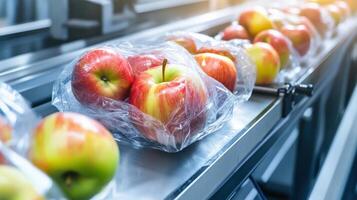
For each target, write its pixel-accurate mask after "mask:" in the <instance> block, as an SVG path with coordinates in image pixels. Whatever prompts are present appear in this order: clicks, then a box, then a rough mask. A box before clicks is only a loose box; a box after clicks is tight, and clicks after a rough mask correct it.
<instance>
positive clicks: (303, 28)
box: [268, 8, 322, 63]
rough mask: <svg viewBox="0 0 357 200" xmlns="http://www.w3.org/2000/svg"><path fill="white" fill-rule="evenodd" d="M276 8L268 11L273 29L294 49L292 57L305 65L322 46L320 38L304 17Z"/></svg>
mask: <svg viewBox="0 0 357 200" xmlns="http://www.w3.org/2000/svg"><path fill="white" fill-rule="evenodd" d="M282 9H284V8H280V10H278V9H276V8H270V9H268V13H269V16H270V17H271V18H272V20H273V22H274V26H275V29H276V30H278V31H279V32H281V33H282V34H283V35H285V36H286V37H287V38H289V39H290V41H291V44H292V46H293V48H294V49H295V52H294V56H295V57H296V60H297V61H299V62H300V63H305V62H306V61H307V60H308V59H309V58H310V57H311V56H314V55H315V54H316V53H317V52H318V50H319V48H320V47H321V44H322V37H321V35H320V34H319V33H318V31H317V30H316V28H315V26H314V25H313V24H312V23H311V22H310V20H308V19H307V18H306V17H303V16H299V15H296V14H291V13H289V12H287V11H285V12H284V11H283V10H282Z"/></svg>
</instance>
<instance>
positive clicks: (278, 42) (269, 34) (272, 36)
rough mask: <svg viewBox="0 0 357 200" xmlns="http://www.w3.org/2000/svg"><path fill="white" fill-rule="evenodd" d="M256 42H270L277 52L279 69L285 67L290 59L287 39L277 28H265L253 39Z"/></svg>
mask: <svg viewBox="0 0 357 200" xmlns="http://www.w3.org/2000/svg"><path fill="white" fill-rule="evenodd" d="M256 42H265V43H268V44H270V45H271V46H272V47H273V48H274V49H275V50H276V52H278V54H279V58H280V65H281V69H283V68H285V67H286V66H287V65H288V64H289V61H290V54H291V52H290V48H289V39H287V38H286V37H285V36H284V35H283V34H282V33H280V32H279V31H277V30H273V29H271V30H266V31H263V32H261V33H259V34H258V35H257V36H256V37H255V39H254V43H256Z"/></svg>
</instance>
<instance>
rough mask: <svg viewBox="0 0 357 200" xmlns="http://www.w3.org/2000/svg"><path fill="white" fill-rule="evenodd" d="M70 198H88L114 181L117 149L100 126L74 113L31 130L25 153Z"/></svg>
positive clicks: (60, 115)
mask: <svg viewBox="0 0 357 200" xmlns="http://www.w3.org/2000/svg"><path fill="white" fill-rule="evenodd" d="M28 157H29V160H31V161H32V163H33V164H34V165H35V166H37V167H38V168H40V169H41V170H42V171H44V172H45V173H46V174H48V175H49V176H50V177H51V178H52V179H53V180H54V181H55V182H56V183H57V184H58V186H59V187H60V188H61V189H62V191H63V192H64V194H66V196H67V197H68V198H70V199H90V198H91V197H92V196H94V195H95V194H97V193H98V192H100V191H101V190H102V189H103V188H104V187H105V186H106V185H107V184H108V182H109V181H110V180H111V179H112V178H113V176H114V174H115V171H116V168H117V166H118V163H119V149H118V146H117V144H116V142H115V141H114V139H113V136H112V135H111V133H110V132H109V131H108V130H107V129H106V128H105V127H103V126H102V125H101V124H100V123H98V122H97V121H95V120H92V119H90V118H88V117H86V116H83V115H80V114H75V113H55V114H52V115H50V116H48V117H46V118H44V119H43V120H42V121H41V122H40V123H39V124H38V126H37V127H36V129H35V130H34V134H33V137H32V140H31V141H30V148H29V154H28Z"/></svg>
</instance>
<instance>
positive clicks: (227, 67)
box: [165, 31, 256, 102]
mask: <svg viewBox="0 0 357 200" xmlns="http://www.w3.org/2000/svg"><path fill="white" fill-rule="evenodd" d="M165 38H190V40H192V41H193V42H194V44H195V45H194V46H196V50H195V53H191V54H192V56H193V58H194V59H195V60H196V62H197V63H198V66H200V68H201V69H202V70H203V71H204V72H205V73H206V74H207V75H208V76H210V77H211V78H214V79H215V80H216V81H218V82H220V83H222V84H223V85H224V86H225V87H226V88H227V89H228V90H230V91H231V92H232V93H233V94H234V95H235V96H236V99H237V101H238V102H242V101H246V100H248V99H249V97H250V96H251V93H252V88H253V87H254V82H255V76H256V74H255V65H254V64H253V63H252V62H251V60H250V59H249V56H248V55H247V54H246V52H245V50H244V49H243V48H242V47H240V46H239V45H237V44H236V43H235V44H231V43H230V42H226V41H221V40H217V39H214V38H212V37H209V36H207V35H203V34H200V33H194V32H184V31H181V32H173V33H170V34H167V35H166V36H165ZM169 41H172V40H170V39H169ZM173 42H176V41H173ZM243 44H244V42H242V45H243ZM180 45H182V44H180Z"/></svg>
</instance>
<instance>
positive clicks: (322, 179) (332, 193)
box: [309, 85, 357, 200]
mask: <svg viewBox="0 0 357 200" xmlns="http://www.w3.org/2000/svg"><path fill="white" fill-rule="evenodd" d="M356 102H357V85H356V87H355V89H354V93H353V96H352V98H351V100H350V103H349V105H348V107H347V109H346V113H345V115H344V117H343V119H342V121H341V124H340V126H339V128H338V130H337V133H336V136H335V139H334V141H333V143H332V145H331V148H330V150H329V152H328V154H327V157H326V160H325V162H324V164H323V166H322V169H321V171H320V173H319V175H318V177H317V180H316V183H315V185H314V187H313V189H312V192H311V194H310V196H309V199H311V200H320V199H321V200H325V199H326V200H327V199H329V200H334V199H336V200H338V199H341V198H342V196H343V192H344V188H345V187H344V186H345V184H346V182H347V180H348V178H349V177H348V176H349V174H350V170H351V167H352V164H353V160H354V158H355V155H356V149H357V134H356V133H357V132H356V130H357V104H356Z"/></svg>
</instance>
